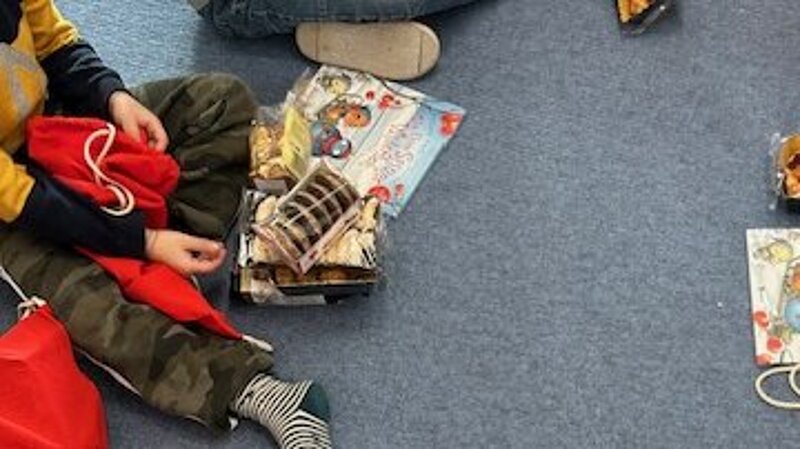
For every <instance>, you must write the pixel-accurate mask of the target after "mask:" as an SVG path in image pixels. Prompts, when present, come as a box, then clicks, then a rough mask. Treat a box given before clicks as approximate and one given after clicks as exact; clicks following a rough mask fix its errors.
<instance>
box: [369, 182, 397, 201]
mask: <svg viewBox="0 0 800 449" xmlns="http://www.w3.org/2000/svg"><path fill="white" fill-rule="evenodd" d="M367 193H369V194H370V195H372V196H374V197H375V198H377V199H379V200H381V202H382V203H388V202H389V200H391V199H392V192H391V191H390V190H389V188H388V187H386V186H385V185H376V186H373V187H372V188H370V189H369V191H368V192H367Z"/></svg>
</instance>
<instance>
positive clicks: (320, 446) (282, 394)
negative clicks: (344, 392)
mask: <svg viewBox="0 0 800 449" xmlns="http://www.w3.org/2000/svg"><path fill="white" fill-rule="evenodd" d="M231 410H233V411H234V413H236V414H237V415H239V416H241V417H242V418H248V419H252V420H254V421H258V422H259V423H261V425H263V426H264V427H266V428H267V429H269V431H270V432H271V433H272V436H273V437H274V438H275V441H277V442H278V445H279V446H280V448H281V449H301V448H302V449H331V448H332V445H331V437H330V431H329V430H328V420H329V419H330V413H329V411H328V398H327V396H326V395H325V391H324V390H323V389H322V387H320V386H319V385H317V384H315V383H312V382H297V383H289V382H282V381H280V380H277V379H275V378H274V377H271V376H268V375H266V374H257V375H256V376H255V377H254V378H253V380H251V381H250V383H249V384H247V386H246V387H245V388H244V390H243V391H242V393H241V394H239V397H237V398H236V399H235V400H234V401H233V403H232V404H231Z"/></svg>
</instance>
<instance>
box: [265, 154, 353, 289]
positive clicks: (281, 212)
mask: <svg viewBox="0 0 800 449" xmlns="http://www.w3.org/2000/svg"><path fill="white" fill-rule="evenodd" d="M359 200H360V198H359V195H358V192H356V190H355V188H353V186H352V185H350V183H349V182H348V181H347V180H346V179H345V178H344V177H343V176H342V175H340V174H339V173H337V172H336V171H334V170H333V169H331V168H330V167H329V166H328V165H327V164H325V163H320V164H318V165H317V166H316V167H315V168H314V169H312V170H311V171H310V172H309V173H308V175H306V177H305V178H303V179H302V180H301V181H300V182H299V183H298V184H297V185H296V186H295V187H294V188H293V189H292V190H291V191H290V192H289V193H288V194H287V195H286V196H284V197H283V198H281V200H280V201H278V202H277V204H276V205H275V210H274V211H273V212H272V213H271V214H270V215H269V217H264V219H262V220H258V221H257V222H256V223H255V224H254V225H253V230H254V232H255V233H256V235H257V236H259V237H260V238H262V239H263V240H264V242H266V243H267V244H268V245H269V247H270V248H272V249H274V250H275V251H276V253H277V254H279V255H280V256H281V257H282V259H283V261H284V262H285V263H286V265H287V266H289V267H291V268H292V269H293V270H294V271H295V272H296V273H298V274H305V273H306V272H307V271H308V270H309V269H310V268H311V267H312V266H313V265H314V264H315V263H316V262H317V261H318V260H319V259H320V258H321V257H322V254H323V252H324V251H325V249H326V248H327V246H328V245H329V244H330V243H332V242H333V241H334V240H335V239H336V238H337V237H338V236H339V234H340V233H342V232H343V231H344V230H346V229H347V228H348V227H350V225H351V224H352V223H353V221H354V220H355V219H356V217H357V214H358V203H359ZM258 218H261V217H258Z"/></svg>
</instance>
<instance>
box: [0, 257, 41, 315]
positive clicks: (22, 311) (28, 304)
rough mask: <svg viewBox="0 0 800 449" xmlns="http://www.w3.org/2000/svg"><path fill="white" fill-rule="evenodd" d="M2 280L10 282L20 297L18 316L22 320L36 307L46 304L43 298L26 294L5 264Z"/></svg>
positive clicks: (9, 284)
mask: <svg viewBox="0 0 800 449" xmlns="http://www.w3.org/2000/svg"><path fill="white" fill-rule="evenodd" d="M0 280H2V281H3V282H5V283H6V284H8V286H9V287H11V290H13V291H14V293H15V294H16V295H17V296H18V297H19V299H20V303H19V304H17V316H18V317H19V319H20V320H23V319H25V318H27V317H28V316H29V315H30V314H31V313H33V312H34V311H35V310H36V309H38V308H39V307H42V306H44V305H45V304H46V303H45V302H44V301H43V300H42V299H41V298H37V297H35V296H28V295H26V294H25V292H24V291H22V288H20V286H19V284H17V282H16V281H15V280H14V278H12V277H11V274H9V272H8V270H6V267H4V266H3V265H0Z"/></svg>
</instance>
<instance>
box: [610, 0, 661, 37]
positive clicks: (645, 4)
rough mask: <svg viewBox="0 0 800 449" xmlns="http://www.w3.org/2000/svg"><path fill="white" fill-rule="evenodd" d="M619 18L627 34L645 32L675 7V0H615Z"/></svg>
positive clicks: (621, 26)
mask: <svg viewBox="0 0 800 449" xmlns="http://www.w3.org/2000/svg"><path fill="white" fill-rule="evenodd" d="M614 2H615V4H616V9H617V20H619V25H620V28H622V31H623V32H624V33H626V34H630V35H636V34H641V33H643V32H644V31H645V30H646V29H647V28H648V27H649V26H650V25H652V24H653V23H654V22H656V20H658V19H659V18H661V17H662V16H663V15H664V14H665V13H666V12H667V11H669V10H670V9H671V8H673V7H674V0H614Z"/></svg>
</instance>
